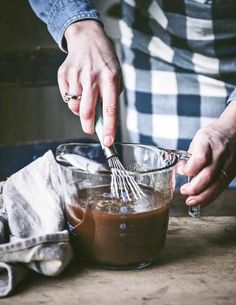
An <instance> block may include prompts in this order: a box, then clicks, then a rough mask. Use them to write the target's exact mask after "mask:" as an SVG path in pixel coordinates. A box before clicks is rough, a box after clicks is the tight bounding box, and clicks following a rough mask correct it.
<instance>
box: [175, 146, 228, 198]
mask: <svg viewBox="0 0 236 305" xmlns="http://www.w3.org/2000/svg"><path fill="white" fill-rule="evenodd" d="M226 153H227V151H226V150H224V148H223V146H221V145H220V144H219V145H218V146H217V147H215V149H213V150H212V153H211V155H212V157H211V163H210V165H208V166H206V167H204V168H203V169H202V170H201V171H200V172H199V173H198V174H197V175H196V176H195V177H193V178H192V180H191V181H190V182H189V183H187V184H185V185H183V186H182V187H181V193H182V194H185V195H186V194H187V195H197V194H199V193H201V192H203V191H204V190H205V189H206V188H207V187H208V185H210V184H211V183H212V181H214V180H215V177H216V176H217V175H218V173H219V170H220V168H222V167H223V163H224V162H225V155H226Z"/></svg>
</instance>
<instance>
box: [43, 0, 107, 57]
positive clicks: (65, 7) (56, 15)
mask: <svg viewBox="0 0 236 305" xmlns="http://www.w3.org/2000/svg"><path fill="white" fill-rule="evenodd" d="M91 2H92V1H79V0H70V1H68V0H59V1H57V2H56V3H55V4H54V5H53V7H52V8H51V10H50V12H49V20H48V30H49V32H50V33H51V35H52V37H53V38H54V40H55V41H56V42H57V44H58V45H59V47H60V48H61V49H62V51H64V52H67V48H66V42H65V39H64V33H65V30H66V29H67V27H68V26H69V25H71V24H72V23H74V22H76V21H81V20H86V19H93V20H96V21H99V22H101V19H100V15H99V13H98V12H97V10H96V8H95V7H94V6H93V5H92V4H91Z"/></svg>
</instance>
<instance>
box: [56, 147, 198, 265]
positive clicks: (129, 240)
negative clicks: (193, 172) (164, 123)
mask: <svg viewBox="0 0 236 305" xmlns="http://www.w3.org/2000/svg"><path fill="white" fill-rule="evenodd" d="M115 148H116V150H117V153H118V157H119V159H120V161H121V162H122V164H123V165H124V168H125V170H126V171H128V175H130V176H132V178H133V179H134V180H135V181H136V182H137V184H138V185H139V186H140V188H141V189H142V191H143V193H144V194H145V196H144V197H141V198H138V199H135V198H132V199H131V201H129V200H125V199H124V197H122V198H114V197H113V195H112V193H111V190H110V184H111V179H112V174H111V172H110V170H109V167H108V164H107V160H106V158H105V156H104V153H103V151H102V148H101V146H100V144H76V143H75V144H73V143H71V144H62V145H60V146H59V147H58V148H57V151H56V160H57V161H58V163H59V164H61V167H60V168H61V184H62V187H63V191H64V202H65V210H66V215H67V222H68V228H69V231H70V233H71V241H72V245H73V247H74V250H75V255H76V257H78V258H79V259H80V260H82V261H85V262H87V263H90V264H96V265H99V266H103V267H106V268H113V269H126V268H142V267H145V266H147V265H150V264H151V263H152V262H154V261H156V260H157V258H158V254H159V252H160V251H161V250H162V248H163V247H164V244H165V240H166V233H167V228H168V220H169V208H170V202H171V199H172V197H173V192H174V189H175V181H176V173H177V172H178V171H181V166H182V165H183V163H185V162H186V161H187V160H188V158H189V155H188V153H187V152H184V151H171V150H165V149H160V148H156V147H152V146H148V145H139V144H119V143H117V144H115ZM126 174H127V172H126ZM190 212H191V213H192V215H193V216H198V215H196V214H194V213H195V212H197V213H198V212H199V210H196V211H190Z"/></svg>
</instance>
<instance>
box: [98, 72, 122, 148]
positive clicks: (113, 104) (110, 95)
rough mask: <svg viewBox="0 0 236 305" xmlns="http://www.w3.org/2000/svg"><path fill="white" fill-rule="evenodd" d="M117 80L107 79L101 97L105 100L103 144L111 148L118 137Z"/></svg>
mask: <svg viewBox="0 0 236 305" xmlns="http://www.w3.org/2000/svg"><path fill="white" fill-rule="evenodd" d="M118 92H119V88H118V83H117V79H116V78H115V79H114V78H113V79H106V80H103V83H102V84H101V95H102V99H103V144H104V145H105V146H107V147H110V146H111V145H112V144H113V143H114V140H115V137H116V124H117V115H118V96H119V94H118Z"/></svg>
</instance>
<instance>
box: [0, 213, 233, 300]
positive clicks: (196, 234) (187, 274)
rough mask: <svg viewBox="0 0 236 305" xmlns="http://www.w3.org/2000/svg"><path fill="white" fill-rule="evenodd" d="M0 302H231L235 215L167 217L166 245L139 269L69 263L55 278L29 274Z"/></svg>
mask: <svg viewBox="0 0 236 305" xmlns="http://www.w3.org/2000/svg"><path fill="white" fill-rule="evenodd" d="M0 304H1V305H10V304H17V305H32V304H33V305H34V304H56V305H62V304H63V305H64V304H66V305H78V304H81V305H84V304H88V305H90V304H91V305H94V304H109V305H121V304H122V305H125V304H128V305H145V304H147V305H152V304H153V305H154V304H155V305H156V304H162V305H172V304H173V305H180V304H181V305H191V304H196V305H199V304H201V305H205V304H206V305H211V304H212V305H231V304H232V305H235V304H236V217H235V216H231V217H230V216H225V217H214V216H209V217H202V218H200V219H192V218H190V217H171V218H170V224H169V231H168V237H167V242H166V247H165V249H164V250H163V252H162V253H161V255H160V258H159V261H158V262H157V264H155V265H153V266H151V267H148V268H146V269H143V270H130V271H107V270H99V269H95V268H91V269H89V268H82V267H81V266H78V265H75V264H71V265H70V266H69V267H68V268H67V269H66V270H65V272H64V273H63V274H62V275H60V276H59V277H57V278H46V277H42V276H40V275H37V274H35V273H34V274H32V275H30V276H29V277H28V278H27V279H26V280H25V281H24V282H23V283H22V284H20V285H19V286H18V288H17V289H16V291H15V293H14V295H13V296H12V297H9V298H6V299H1V300H0Z"/></svg>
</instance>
